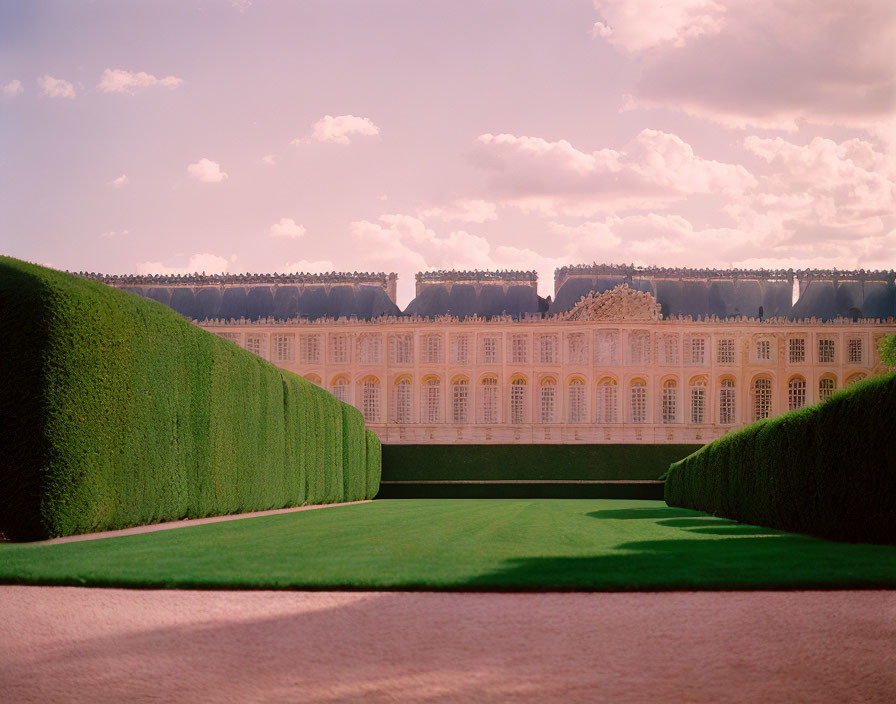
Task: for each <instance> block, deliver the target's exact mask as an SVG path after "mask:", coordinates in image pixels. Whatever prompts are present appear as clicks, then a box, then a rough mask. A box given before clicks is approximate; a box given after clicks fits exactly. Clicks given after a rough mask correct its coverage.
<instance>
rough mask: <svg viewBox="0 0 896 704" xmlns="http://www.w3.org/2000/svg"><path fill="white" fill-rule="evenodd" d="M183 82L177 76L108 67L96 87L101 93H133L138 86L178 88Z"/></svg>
mask: <svg viewBox="0 0 896 704" xmlns="http://www.w3.org/2000/svg"><path fill="white" fill-rule="evenodd" d="M181 83H183V79H182V78H178V77H177V76H165V77H164V78H156V77H155V76H153V75H152V74H150V73H146V72H145V71H138V72H134V71H125V70H124V69H120V68H115V69H112V68H107V69H106V70H105V71H103V75H102V76H100V82H99V83H98V84H97V86H96V88H97V90H98V91H100V92H101V93H129V94H131V95H133V94H134V93H135V92H136V91H137V89H138V88H147V87H149V86H163V87H164V88H177V86H179V85H180V84H181Z"/></svg>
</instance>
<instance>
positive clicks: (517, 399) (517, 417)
mask: <svg viewBox="0 0 896 704" xmlns="http://www.w3.org/2000/svg"><path fill="white" fill-rule="evenodd" d="M526 388H527V387H526V377H523V376H517V377H514V378H513V379H511V381H510V424H511V425H522V424H523V423H525V422H526V405H527V404H526Z"/></svg>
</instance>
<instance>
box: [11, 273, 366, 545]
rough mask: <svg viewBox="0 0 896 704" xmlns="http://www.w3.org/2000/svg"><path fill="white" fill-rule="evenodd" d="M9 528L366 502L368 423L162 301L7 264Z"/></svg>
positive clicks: (19, 535)
mask: <svg viewBox="0 0 896 704" xmlns="http://www.w3.org/2000/svg"><path fill="white" fill-rule="evenodd" d="M0 330H2V331H3V335H4V339H3V343H2V344H0V379H2V384H0V414H2V418H3V423H0V447H2V448H3V457H2V460H0V486H2V489H0V531H2V532H3V533H4V534H6V535H7V536H8V537H9V538H12V539H36V538H42V537H48V536H61V535H71V534H75V533H84V532H90V531H96V530H106V529H114V528H123V527H126V526H131V525H140V524H146V523H156V522H159V521H167V520H174V519H179V518H184V517H191V518H196V517H201V516H210V515H220V514H227V513H239V512H244V511H257V510H264V509H271V508H281V507H285V506H295V505H301V504H315V503H329V502H334V501H342V500H352V499H356V498H363V496H365V495H366V494H368V493H369V492H370V487H369V484H371V483H374V484H375V483H376V481H375V480H374V479H373V478H371V477H368V476H367V465H368V459H367V454H368V442H367V439H366V437H365V429H364V423H363V419H362V417H361V414H360V413H358V412H357V411H356V410H355V409H353V408H349V407H348V406H346V405H345V404H343V403H341V402H340V401H338V400H337V399H336V398H334V397H333V396H331V395H330V394H329V393H327V392H326V391H324V390H323V389H321V388H319V387H317V386H315V385H314V384H311V383H310V382H308V381H306V380H305V379H302V378H300V377H298V376H296V375H294V374H291V373H289V372H286V371H283V370H281V369H278V368H277V367H275V366H274V365H272V364H270V363H268V362H266V361H264V360H262V359H261V358H259V357H256V356H255V355H253V354H250V353H249V352H246V351H245V350H242V349H240V348H239V347H237V346H236V345H234V344H233V343H231V342H228V341H226V340H223V339H221V338H219V337H217V336H215V335H212V334H210V333H208V332H205V331H204V330H201V329H199V328H198V327H196V326H193V325H191V324H189V323H188V322H187V321H185V320H184V319H183V318H181V317H180V316H179V315H177V314H176V313H174V312H173V311H172V310H170V309H169V308H167V307H166V306H163V305H162V304H160V303H156V302H155V301H151V300H148V299H145V298H140V297H139V296H136V295H133V294H130V293H125V292H123V291H119V290H116V289H114V288H111V287H108V286H104V285H102V284H98V283H95V282H93V281H87V280H85V279H81V278H78V277H75V276H71V275H68V274H63V273H60V272H57V271H53V270H51V269H45V268H43V267H39V266H35V265H31V264H26V263H24V262H20V261H17V260H15V259H11V258H8V257H0Z"/></svg>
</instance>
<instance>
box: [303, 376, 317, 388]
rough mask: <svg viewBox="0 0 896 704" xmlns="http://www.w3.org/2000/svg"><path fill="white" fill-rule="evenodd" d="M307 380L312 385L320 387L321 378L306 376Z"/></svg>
mask: <svg viewBox="0 0 896 704" xmlns="http://www.w3.org/2000/svg"><path fill="white" fill-rule="evenodd" d="M305 378H306V379H307V380H308V381H310V382H311V383H312V384H317V385H318V386H320V377H319V376H318V375H317V374H306V375H305Z"/></svg>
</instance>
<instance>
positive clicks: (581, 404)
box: [566, 379, 588, 423]
mask: <svg viewBox="0 0 896 704" xmlns="http://www.w3.org/2000/svg"><path fill="white" fill-rule="evenodd" d="M566 399H567V409H566V418H567V422H569V423H587V422H588V416H587V414H586V413H585V382H584V381H582V380H581V379H573V380H572V381H570V382H569V387H568V388H567V391H566Z"/></svg>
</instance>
